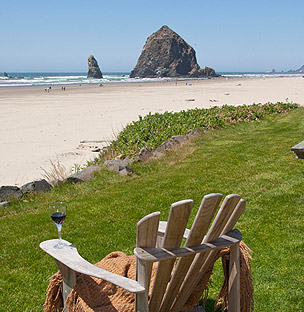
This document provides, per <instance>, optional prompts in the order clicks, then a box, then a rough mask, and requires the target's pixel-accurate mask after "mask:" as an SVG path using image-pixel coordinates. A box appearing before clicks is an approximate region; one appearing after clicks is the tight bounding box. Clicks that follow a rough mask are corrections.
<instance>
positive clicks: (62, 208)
mask: <svg viewBox="0 0 304 312" xmlns="http://www.w3.org/2000/svg"><path fill="white" fill-rule="evenodd" d="M49 212H50V216H51V218H52V220H53V221H54V223H55V225H56V227H57V230H58V237H59V242H58V244H56V245H55V246H54V248H57V249H61V248H65V247H67V246H68V245H67V244H65V243H64V242H63V241H62V240H61V228H62V224H63V222H64V220H65V217H66V212H67V203H64V202H55V203H52V204H49Z"/></svg>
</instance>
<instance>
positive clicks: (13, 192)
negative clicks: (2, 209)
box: [0, 185, 22, 202]
mask: <svg viewBox="0 0 304 312" xmlns="http://www.w3.org/2000/svg"><path fill="white" fill-rule="evenodd" d="M21 197H22V192H21V189H20V188H19V187H18V186H9V185H7V186H1V187H0V202H3V201H7V200H10V199H11V198H17V199H20V198H21Z"/></svg>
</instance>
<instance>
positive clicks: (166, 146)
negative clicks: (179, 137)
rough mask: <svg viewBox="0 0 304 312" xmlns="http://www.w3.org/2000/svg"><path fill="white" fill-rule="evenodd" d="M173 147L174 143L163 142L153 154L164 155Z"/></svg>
mask: <svg viewBox="0 0 304 312" xmlns="http://www.w3.org/2000/svg"><path fill="white" fill-rule="evenodd" d="M173 146H174V143H173V142H171V141H167V142H163V143H162V144H161V145H159V146H158V147H157V148H156V149H155V150H154V153H165V152H166V150H168V149H171V148H172V147H173Z"/></svg>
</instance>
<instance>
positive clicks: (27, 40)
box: [0, 0, 304, 73]
mask: <svg viewBox="0 0 304 312" xmlns="http://www.w3.org/2000/svg"><path fill="white" fill-rule="evenodd" d="M303 11H304V1H303V0H289V1H287V0H284V1H282V0H276V1H275V0H263V1H262V0H255V1H248V0H247V1H246V0H242V1H240V0H229V1H228V0H191V1H186V0H184V1H181V0H174V1H173V0H162V1H159V0H153V1H145V0H140V1H139V0H129V1H126V0H112V1H110V0H107V1H104V0H86V1H83V0H82V1H78V0H51V1H43V0H39V1H38V0H27V1H24V0H19V1H18V0H9V1H5V0H1V1H0V38H1V43H0V73H3V72H4V71H6V72H8V73H9V72H86V71H87V69H88V68H87V59H88V57H89V56H90V55H91V54H93V55H94V56H95V58H96V59H97V61H98V63H99V66H100V69H101V71H102V72H130V71H131V70H132V69H133V68H134V66H135V65H136V62H137V59H138V57H139V55H140V53H141V51H142V48H143V46H144V44H145V41H146V39H147V38H148V37H149V36H150V35H151V34H152V33H153V32H155V31H157V30H158V29H159V28H160V27H161V26H163V25H167V26H169V27H170V28H171V29H172V30H174V31H175V32H177V33H178V34H179V35H180V36H181V37H182V38H183V39H184V40H185V41H186V42H187V43H188V44H190V45H191V46H192V47H193V48H194V49H195V51H196V57H197V61H198V63H199V65H200V66H201V67H205V66H209V67H212V68H214V69H215V70H216V71H217V72H227V71H229V72H240V71H252V72H259V71H263V72H264V71H269V70H272V69H276V70H277V71H282V70H283V71H288V70H290V69H298V68H299V67H301V66H302V65H303V64H304V52H303V51H304V40H303V39H304V18H303Z"/></svg>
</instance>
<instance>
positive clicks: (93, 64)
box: [88, 55, 102, 79]
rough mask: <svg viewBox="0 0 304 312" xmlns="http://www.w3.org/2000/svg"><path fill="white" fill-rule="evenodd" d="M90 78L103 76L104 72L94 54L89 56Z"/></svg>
mask: <svg viewBox="0 0 304 312" xmlns="http://www.w3.org/2000/svg"><path fill="white" fill-rule="evenodd" d="M88 78H96V79H100V78H102V73H101V71H100V68H99V66H98V63H97V61H96V59H95V57H94V56H93V55H90V56H89V58H88Z"/></svg>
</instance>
